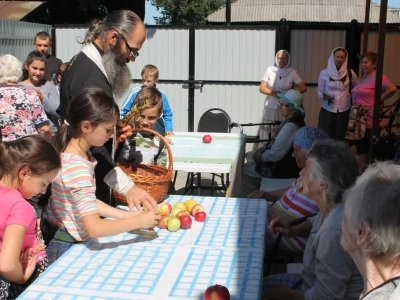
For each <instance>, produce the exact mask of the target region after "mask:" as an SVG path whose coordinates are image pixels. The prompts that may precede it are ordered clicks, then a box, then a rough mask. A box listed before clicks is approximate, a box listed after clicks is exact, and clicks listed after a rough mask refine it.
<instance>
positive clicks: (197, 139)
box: [169, 132, 246, 197]
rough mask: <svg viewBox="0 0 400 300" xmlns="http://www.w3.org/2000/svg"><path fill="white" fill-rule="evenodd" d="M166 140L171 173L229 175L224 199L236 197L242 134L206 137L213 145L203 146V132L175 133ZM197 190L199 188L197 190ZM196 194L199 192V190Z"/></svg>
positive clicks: (216, 134)
mask: <svg viewBox="0 0 400 300" xmlns="http://www.w3.org/2000/svg"><path fill="white" fill-rule="evenodd" d="M174 134H175V135H174V136H171V137H169V138H170V139H171V140H172V141H173V142H174V144H173V145H171V149H172V155H173V158H174V170H175V171H185V172H192V173H219V174H221V173H224V174H229V173H230V174H231V183H230V185H229V187H228V189H227V191H226V196H227V197H234V196H239V194H240V178H241V172H242V165H243V160H244V152H245V145H246V135H245V134H242V133H208V134H210V135H211V136H212V142H211V143H209V144H205V143H203V140H202V138H203V136H204V135H205V134H207V133H205V132H174ZM198 188H199V187H198ZM198 192H199V190H198Z"/></svg>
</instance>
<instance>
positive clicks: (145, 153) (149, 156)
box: [116, 86, 167, 166]
mask: <svg viewBox="0 0 400 300" xmlns="http://www.w3.org/2000/svg"><path fill="white" fill-rule="evenodd" d="M162 104H163V102H162V97H161V93H160V91H159V90H158V89H157V88H156V87H154V86H153V87H144V88H143V89H142V90H141V91H140V92H139V94H138V95H137V97H136V99H135V103H134V106H133V107H132V109H131V111H130V112H129V113H128V115H127V116H126V117H125V118H124V122H125V123H128V124H129V125H131V126H132V127H133V128H134V129H139V128H140V127H142V128H143V127H144V128H150V129H152V128H153V127H154V126H155V125H156V123H157V120H158V118H160V116H161V113H162ZM155 139H156V140H157V141H158V138H154V136H153V135H152V134H151V133H149V132H146V131H135V134H133V135H132V136H131V137H129V138H127V139H126V140H125V142H124V144H123V146H122V150H121V151H120V153H119V152H118V151H117V154H116V155H117V161H118V162H129V163H138V164H141V163H144V164H158V165H161V166H166V164H167V154H166V151H165V149H163V150H162V151H161V149H162V148H163V146H162V145H161V146H160V147H159V146H158V143H157V144H156V142H155Z"/></svg>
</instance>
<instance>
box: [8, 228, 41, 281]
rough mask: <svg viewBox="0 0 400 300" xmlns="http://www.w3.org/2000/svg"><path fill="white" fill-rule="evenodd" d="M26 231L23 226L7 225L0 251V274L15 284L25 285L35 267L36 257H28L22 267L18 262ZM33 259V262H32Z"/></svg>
mask: <svg viewBox="0 0 400 300" xmlns="http://www.w3.org/2000/svg"><path fill="white" fill-rule="evenodd" d="M25 232H26V229H25V227H24V226H23V225H19V224H11V225H7V226H6V229H5V231H4V238H3V241H2V245H1V251H0V274H1V275H2V276H4V278H6V279H7V280H9V281H12V282H14V283H16V284H23V283H25V282H26V281H27V280H28V279H29V278H30V277H31V276H32V274H33V272H34V270H35V266H36V256H35V255H33V256H30V257H29V259H28V260H25V258H26V257H22V256H21V258H23V260H24V261H26V262H27V263H26V264H25V265H24V266H23V265H22V264H21V261H20V255H21V248H22V242H23V240H24V236H25ZM33 259H34V260H33Z"/></svg>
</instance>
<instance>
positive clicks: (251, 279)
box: [18, 196, 267, 300]
mask: <svg viewBox="0 0 400 300" xmlns="http://www.w3.org/2000/svg"><path fill="white" fill-rule="evenodd" d="M189 198H192V199H196V200H197V201H198V202H199V203H201V204H202V205H203V206H204V208H205V210H206V212H207V214H208V215H207V220H206V222H205V223H199V222H195V221H194V222H193V226H192V228H191V229H188V230H179V231H177V232H168V231H167V230H165V229H163V230H161V229H156V231H155V232H154V233H148V232H141V231H135V232H130V233H124V234H120V235H117V236H114V237H107V238H100V239H91V240H89V241H87V242H85V243H81V244H76V245H74V246H73V247H72V248H71V249H70V250H69V251H68V252H66V253H65V254H64V255H63V256H62V257H61V258H60V259H59V260H57V261H56V262H55V263H54V264H53V265H51V266H50V267H49V268H48V269H47V270H46V271H45V272H44V273H43V274H42V275H41V276H40V277H39V278H38V279H37V280H36V281H35V282H34V283H33V284H32V285H31V286H30V287H29V288H28V289H27V290H26V291H25V292H24V293H23V294H22V295H21V296H20V297H19V298H18V299H142V300H146V299H151V300H155V299H163V300H164V299H197V300H198V299H202V297H203V293H204V290H205V289H206V288H207V287H208V286H210V285H214V284H222V285H225V286H226V287H227V288H228V289H229V291H230V293H231V299H243V300H252V299H260V296H261V279H262V272H263V267H262V266H263V255H264V232H265V226H266V213H267V204H266V201H259V200H255V199H254V200H252V199H237V198H213V197H188V196H171V197H170V198H169V199H168V200H167V201H168V202H170V203H171V204H174V203H176V202H178V201H186V200H187V199H189Z"/></svg>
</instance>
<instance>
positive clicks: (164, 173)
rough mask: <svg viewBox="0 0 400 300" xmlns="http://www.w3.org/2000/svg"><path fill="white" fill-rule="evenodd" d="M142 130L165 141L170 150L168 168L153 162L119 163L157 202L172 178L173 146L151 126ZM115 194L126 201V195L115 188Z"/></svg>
mask: <svg viewBox="0 0 400 300" xmlns="http://www.w3.org/2000/svg"><path fill="white" fill-rule="evenodd" d="M140 130H141V131H147V132H150V133H152V134H154V135H156V136H158V137H159V138H160V139H161V140H162V141H163V142H164V145H165V147H166V148H167V151H168V160H169V164H168V168H165V167H162V166H157V165H151V164H129V163H118V164H117V165H118V166H119V167H120V168H121V169H122V170H123V171H124V172H125V174H127V175H128V176H129V177H130V178H131V179H132V181H133V182H134V183H135V185H137V186H139V187H141V188H143V189H144V190H146V191H147V192H148V193H149V194H150V195H151V196H152V197H153V198H154V199H155V200H156V201H157V203H160V202H161V201H162V200H163V199H164V197H165V195H166V194H167V191H168V188H169V186H170V184H171V180H172V169H173V159H172V151H171V147H170V146H169V144H168V142H167V140H166V139H165V138H164V137H163V136H162V135H160V134H159V133H158V132H156V131H154V130H152V129H149V128H141V129H140ZM113 196H114V197H115V198H116V199H117V200H119V201H122V202H126V199H125V196H124V195H122V194H120V193H118V192H117V191H115V190H113Z"/></svg>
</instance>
